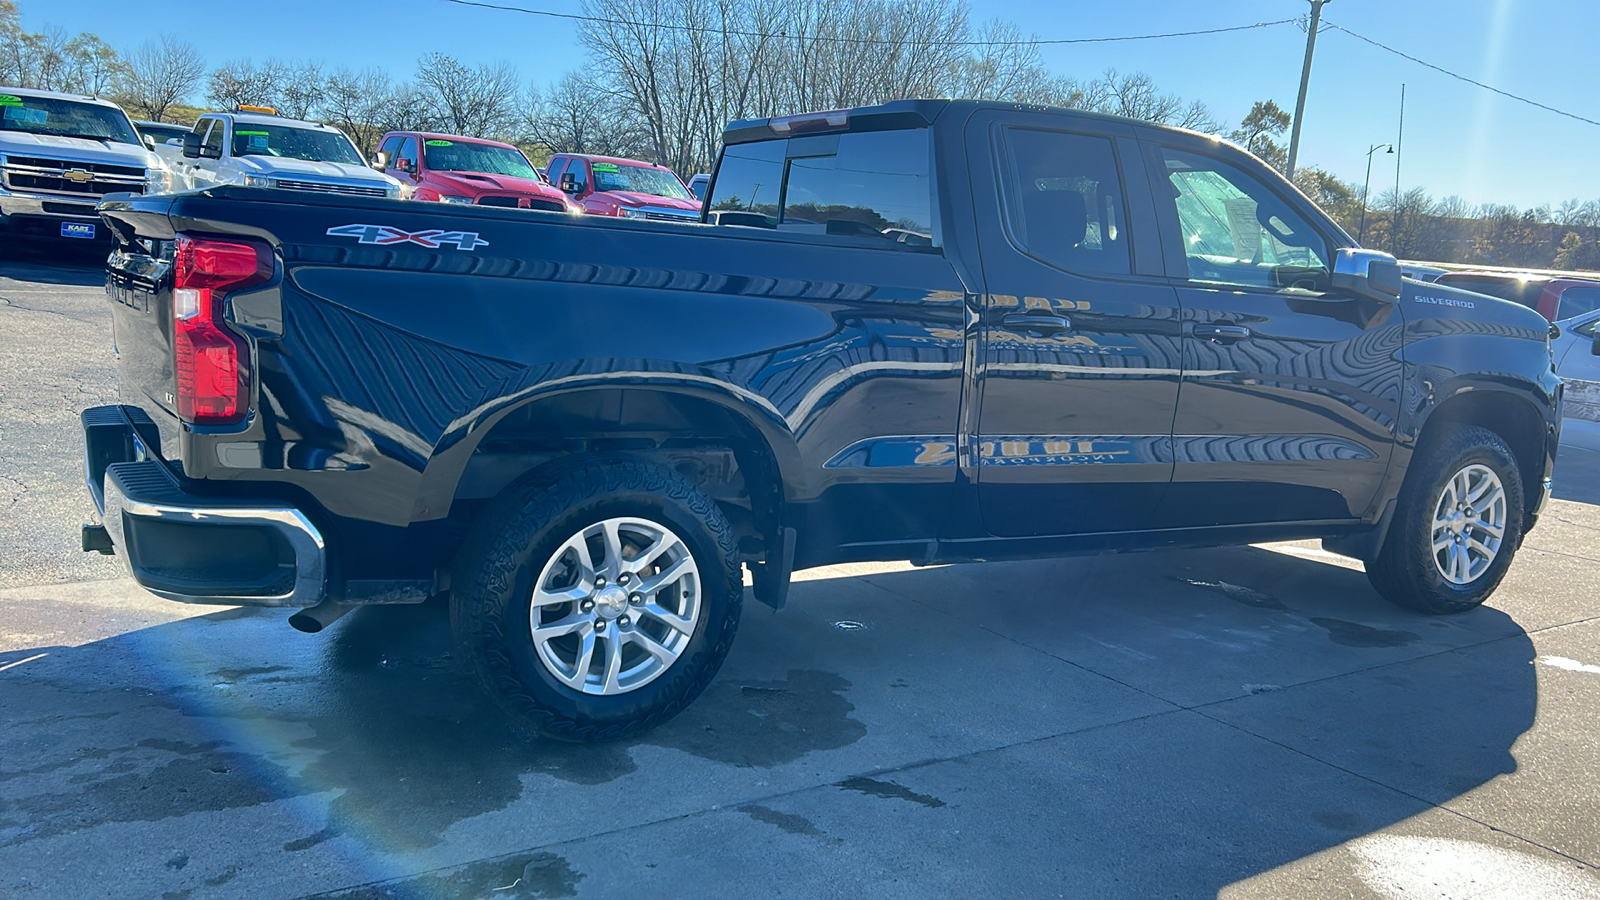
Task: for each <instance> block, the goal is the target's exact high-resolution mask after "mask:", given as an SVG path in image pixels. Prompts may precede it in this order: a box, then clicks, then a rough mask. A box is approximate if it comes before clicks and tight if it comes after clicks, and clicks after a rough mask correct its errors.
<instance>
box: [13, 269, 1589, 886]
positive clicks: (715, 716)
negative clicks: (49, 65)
mask: <svg viewBox="0 0 1600 900" xmlns="http://www.w3.org/2000/svg"><path fill="white" fill-rule="evenodd" d="M100 281H101V277H100V274H99V272H98V270H97V269H96V268H95V267H94V266H93V263H92V261H87V262H84V263H81V264H71V265H62V264H60V263H58V262H55V261H52V260H46V259H43V258H37V257H25V256H17V255H15V254H12V255H10V256H8V257H7V258H5V259H4V260H0V373H4V374H3V377H0V500H3V501H4V503H5V505H4V507H3V509H4V512H3V514H0V894H4V895H5V896H11V897H100V896H106V897H163V898H172V900H200V898H205V897H232V896H249V897H258V898H267V897H298V896H306V895H326V896H333V897H341V898H366V897H430V898H431V897H490V898H516V897H571V896H578V897H591V896H593V897H607V896H628V897H706V896H728V897H753V896H798V897H820V896H841V897H842V896H850V897H854V896H860V895H863V894H867V893H869V892H870V893H871V894H872V895H874V896H884V897H945V896H970V897H991V896H1014V897H1049V896H1066V897H1155V896H1163V897H1165V896H1176V897H1200V896H1219V895H1221V896H1227V897H1258V896H1259V897H1284V896H1341V897H1343V896H1350V897H1384V898H1398V897H1406V898H1417V897H1435V896H1437V897H1503V896H1538V897H1600V874H1597V873H1596V872H1595V871H1594V870H1593V869H1592V868H1591V866H1593V865H1596V864H1600V829H1597V828H1596V823H1597V822H1600V741H1597V740H1596V739H1595V728H1594V723H1595V721H1596V717H1597V715H1600V610H1597V599H1596V590H1595V581H1596V578H1597V575H1596V565H1597V563H1600V545H1597V537H1600V452H1597V451H1600V441H1597V442H1577V441H1574V442H1573V443H1572V444H1571V445H1570V446H1567V447H1566V448H1564V450H1563V454H1562V458H1561V462H1560V465H1559V468H1558V469H1557V473H1556V478H1557V490H1556V497H1557V499H1556V500H1555V501H1554V502H1553V504H1552V506H1551V508H1550V509H1549V510H1547V512H1546V515H1545V517H1544V519H1543V520H1542V521H1541V523H1540V525H1539V527H1538V528H1537V529H1536V530H1534V531H1533V532H1532V534H1531V535H1530V536H1529V537H1528V540H1527V542H1526V544H1525V545H1524V547H1523V548H1522V551H1521V554H1520V556H1519V557H1518V561H1517V563H1516V565H1515V566H1514V567H1513V568H1512V570H1511V573H1510V575H1509V577H1508V578H1507V580H1506V582H1505V583H1504V585H1503V586H1502V587H1501V589H1500V590H1499V592H1498V593H1497V594H1496V595H1495V597H1494V598H1493V600H1492V601H1491V603H1490V604H1489V605H1487V606H1485V607H1483V608H1481V609H1478V610H1476V611H1474V612H1471V613H1468V614H1465V615H1460V616H1453V617H1445V618H1430V617H1424V616H1420V615H1416V614H1412V613H1409V612H1405V611H1402V610H1400V609H1398V608H1396V607H1393V606H1391V605H1389V604H1388V603H1386V602H1384V601H1383V600H1381V599H1380V598H1379V597H1378V596H1377V595H1376V594H1375V593H1374V592H1373V591H1372V590H1371V588H1370V587H1369V586H1368V584H1367V581H1366V578H1365V577H1364V575H1363V574H1362V572H1361V571H1360V567H1359V564H1357V563H1354V562H1351V561H1349V560H1347V559H1344V558H1341V557H1337V556H1333V555H1331V554H1327V553H1325V552H1323V551H1321V550H1320V549H1318V548H1317V546H1316V545H1315V544H1312V543H1301V544H1286V545H1271V546H1256V547H1243V548H1231V549H1219V550H1204V551H1184V552H1166V553H1147V554H1127V555H1105V556H1098V557H1087V558H1076V559H1065V560H1054V561H1042V562H1032V563H1015V564H983V565H965V566H947V567H936V568H926V569H916V568H912V567H910V566H906V565H894V564H889V565H879V564H874V565H861V566H840V567H833V568H827V569H819V570H811V571H808V572H803V573H800V575H799V576H798V578H797V583H796V584H795V586H794V589H793V591H792V592H791V595H790V598H789V608H788V609H786V610H785V611H783V612H781V613H773V612H772V611H771V610H769V609H767V608H766V607H764V606H761V605H759V604H756V603H754V602H747V604H746V607H745V616H744V620H743V623H742V626H741V633H740V636H739V639H738V640H737V641H736V642H735V644H734V648H733V651H732V654H731V655H730V656H729V658H728V661H727V664H726V665H725V666H724V667H723V669H722V671H721V674H720V675H719V676H718V677H717V679H716V680H715V681H714V682H713V683H712V685H711V687H710V688H709V689H708V690H707V691H706V693H705V694H704V695H703V696H702V697H701V698H700V699H699V700H698V701H697V702H696V703H695V704H693V705H692V706H691V707H690V708H689V709H688V711H687V712H686V713H684V714H683V715H681V716H679V717H678V718H677V719H674V720H672V721H671V722H669V723H668V724H667V725H665V726H663V727H661V728H659V729H657V730H655V731H653V732H651V733H649V734H647V735H645V736H644V737H642V738H639V739H635V740H633V741H629V742H626V743H620V744H606V745H598V746H569V745H560V744H528V743H524V742H521V741H519V740H517V739H516V738H515V737H514V736H513V735H512V734H511V733H510V732H509V730H508V729H507V728H506V727H505V726H504V724H503V722H502V720H501V719H500V718H499V715H498V714H497V713H496V712H495V711H494V710H493V709H492V708H491V707H490V705H489V704H488V702H487V701H486V700H484V699H483V698H482V697H481V696H480V695H479V694H478V692H477V690H476V688H475V687H474V686H473V684H472V683H471V682H470V681H469V680H468V679H467V678H466V677H464V676H463V675H462V674H461V673H460V672H459V671H458V669H457V665H456V661H455V660H454V658H453V657H452V655H451V647H450V641H449V635H448V622H447V615H446V612H445V610H444V609H443V607H442V606H441V605H439V604H437V603H430V604H426V605H422V606H402V607H378V608H368V609H365V610H361V611H358V612H357V613H355V614H352V615H350V616H349V617H347V618H345V619H344V620H342V621H341V622H339V623H338V624H337V625H336V626H334V627H333V628H332V629H330V630H329V631H328V632H326V633H324V634H321V635H315V636H313V635H305V634H300V633H298V632H295V631H293V630H291V629H290V628H289V627H288V626H287V625H286V624H285V623H284V619H285V613H284V612H283V611H251V610H233V609H221V610H219V609H217V608H213V607H188V606H183V605H180V604H176V603H168V602H165V601H161V600H158V599H156V598H154V597H152V596H150V595H148V594H145V593H144V592H142V591H141V590H139V589H137V588H135V587H134V586H133V584H132V582H131V581H130V580H129V579H127V578H125V577H123V576H122V572H121V569H120V565H121V564H120V562H119V561H118V560H117V559H116V558H112V557H101V556H98V555H93V554H84V553H81V552H79V551H78V550H77V542H78V526H79V525H80V524H81V523H82V522H85V521H88V517H89V516H90V515H91V513H92V507H91V506H90V504H89V501H88V499H87V496H86V494H85V491H84V489H83V485H82V481H81V478H82V473H81V465H82V463H81V448H80V446H79V431H78V426H77V417H78V412H79V410H81V409H82V408H84V407H87V406H92V405H95V404H98V403H107V402H114V400H115V385H116V380H115V376H114V370H113V363H112V357H111V340H110V314H109V311H108V309H107V304H106V300H105V297H104V294H103V292H102V290H101V288H100Z"/></svg>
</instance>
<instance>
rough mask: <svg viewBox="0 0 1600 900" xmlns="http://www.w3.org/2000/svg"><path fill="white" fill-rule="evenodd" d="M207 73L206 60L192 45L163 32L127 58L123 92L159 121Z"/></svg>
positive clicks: (135, 107) (139, 109) (129, 103)
mask: <svg viewBox="0 0 1600 900" xmlns="http://www.w3.org/2000/svg"><path fill="white" fill-rule="evenodd" d="M205 72H206V65H205V60H203V59H202V58H201V56H200V51H199V50H196V49H195V47H194V45H193V44H190V43H188V42H186V41H182V40H179V39H178V38H176V37H173V36H172V35H170V34H163V35H162V36H161V38H160V40H158V41H151V42H147V43H145V44H143V45H142V46H140V47H139V49H138V50H135V51H134V52H133V54H132V55H131V56H129V57H128V68H127V72H126V74H125V76H124V77H123V80H122V84H121V86H120V91H121V93H122V95H123V97H124V99H125V101H126V102H127V104H128V105H130V106H132V107H133V108H134V109H135V110H137V111H138V112H140V113H142V114H143V115H144V116H145V117H147V118H150V119H154V120H155V121H157V122H160V121H163V120H164V119H163V117H164V116H166V114H167V110H168V109H170V108H171V107H173V106H175V105H177V104H178V103H179V102H181V101H183V100H184V99H186V98H187V97H188V96H189V94H190V93H192V92H193V91H194V89H195V88H197V87H199V86H200V79H201V78H202V77H203V76H204V75H205Z"/></svg>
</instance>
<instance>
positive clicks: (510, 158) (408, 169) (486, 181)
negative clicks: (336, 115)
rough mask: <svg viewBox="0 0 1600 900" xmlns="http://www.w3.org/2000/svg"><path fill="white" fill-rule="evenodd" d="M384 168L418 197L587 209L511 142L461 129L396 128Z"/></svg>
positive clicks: (382, 151) (385, 144)
mask: <svg viewBox="0 0 1600 900" xmlns="http://www.w3.org/2000/svg"><path fill="white" fill-rule="evenodd" d="M378 146H379V151H378V159H377V160H376V161H375V162H374V164H373V167H374V168H377V169H381V170H382V171H383V172H385V173H386V174H388V175H389V176H390V177H392V178H394V179H395V180H397V181H399V182H400V183H401V184H402V185H404V186H405V189H406V192H407V196H409V197H410V198H411V199H413V200H436V201H439V202H442V203H457V204H465V205H473V204H476V205H478V206H505V207H514V208H519V209H539V210H544V211H546V212H582V211H583V207H581V206H579V205H578V204H577V203H574V202H573V201H571V200H569V199H567V196H566V195H565V194H563V193H561V192H560V191H558V190H556V189H555V188H554V187H551V186H550V185H549V184H547V183H546V182H545V181H543V180H542V179H541V178H540V177H539V173H538V172H537V171H535V169H534V167H533V164H532V163H530V162H528V158H527V157H526V156H523V155H522V151H521V150H518V149H517V148H516V147H513V146H511V145H510V144H502V143H500V142H499V141H489V140H484V139H482V138H470V137H462V136H460V135H455V134H434V133H432V132H421V131H391V132H389V133H388V134H386V135H384V136H383V140H382V141H380V142H379V145H378Z"/></svg>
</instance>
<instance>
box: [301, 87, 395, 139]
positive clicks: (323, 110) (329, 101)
mask: <svg viewBox="0 0 1600 900" xmlns="http://www.w3.org/2000/svg"><path fill="white" fill-rule="evenodd" d="M395 93H396V92H395V86H394V83H393V82H392V81H390V80H389V75H388V73H386V72H384V71H383V70H382V69H379V68H373V67H369V68H366V69H362V70H360V71H353V70H351V69H347V68H340V69H337V70H335V71H334V73H333V74H332V75H329V76H328V79H327V81H326V83H325V84H324V86H323V95H322V102H321V106H320V107H319V112H318V114H319V115H320V116H322V118H323V119H325V120H326V121H328V122H331V123H332V124H334V125H336V126H338V127H339V128H340V129H341V130H343V131H344V133H345V134H348V135H349V136H350V139H351V140H353V141H355V142H356V146H357V147H360V148H361V152H362V154H363V155H364V156H368V157H370V156H372V154H373V153H374V152H376V151H377V149H378V140H379V139H380V138H382V137H383V133H384V131H386V130H387V126H388V125H389V124H390V122H389V116H390V115H392V111H393V110H394V108H395V107H394V98H395Z"/></svg>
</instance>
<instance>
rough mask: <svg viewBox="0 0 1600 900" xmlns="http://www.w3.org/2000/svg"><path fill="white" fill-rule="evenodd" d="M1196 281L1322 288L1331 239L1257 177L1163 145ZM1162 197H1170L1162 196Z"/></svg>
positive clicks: (1170, 194) (1171, 197)
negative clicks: (1328, 239)
mask: <svg viewBox="0 0 1600 900" xmlns="http://www.w3.org/2000/svg"><path fill="white" fill-rule="evenodd" d="M1161 155H1162V157H1163V159H1164V161H1165V163H1166V174H1167V180H1168V183H1169V186H1170V191H1167V192H1162V191H1159V190H1158V191H1157V202H1158V203H1170V204H1173V205H1175V206H1176V208H1177V223H1178V232H1179V233H1178V238H1179V239H1180V240H1181V241H1182V243H1183V254H1184V258H1185V260H1186V261H1187V263H1188V267H1189V273H1188V274H1189V279H1190V280H1191V281H1205V282H1215V283H1220V284H1230V285H1237V286H1240V287H1251V288H1264V289H1268V290H1274V291H1276V290H1283V289H1287V288H1294V289H1299V290H1308V291H1325V290H1327V289H1328V285H1329V280H1330V276H1329V266H1328V259H1329V258H1330V253H1329V250H1328V242H1327V241H1326V240H1325V239H1324V238H1323V237H1322V235H1320V234H1318V233H1317V231H1316V229H1315V228H1313V227H1312V226H1311V223H1310V222H1309V221H1307V220H1306V218H1305V217H1304V216H1302V215H1300V213H1298V212H1296V211H1295V210H1294V208H1293V207H1291V206H1290V205H1289V203H1288V201H1287V200H1284V199H1283V198H1281V197H1280V196H1279V195H1278V194H1277V193H1275V192H1273V191H1272V189H1270V188H1268V187H1267V186H1266V185H1265V184H1263V183H1262V182H1261V181H1260V180H1258V179H1257V178H1255V177H1254V176H1252V175H1249V174H1246V173H1245V172H1244V171H1243V170H1241V169H1239V168H1237V167H1235V166H1233V165H1231V164H1229V163H1226V162H1223V161H1222V160H1220V159H1213V158H1211V157H1209V156H1202V155H1200V154H1197V153H1190V152H1187V151H1184V150H1177V149H1174V148H1171V147H1163V148H1161ZM1163 193H1165V197H1164V198H1163V197H1162V194H1163Z"/></svg>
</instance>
